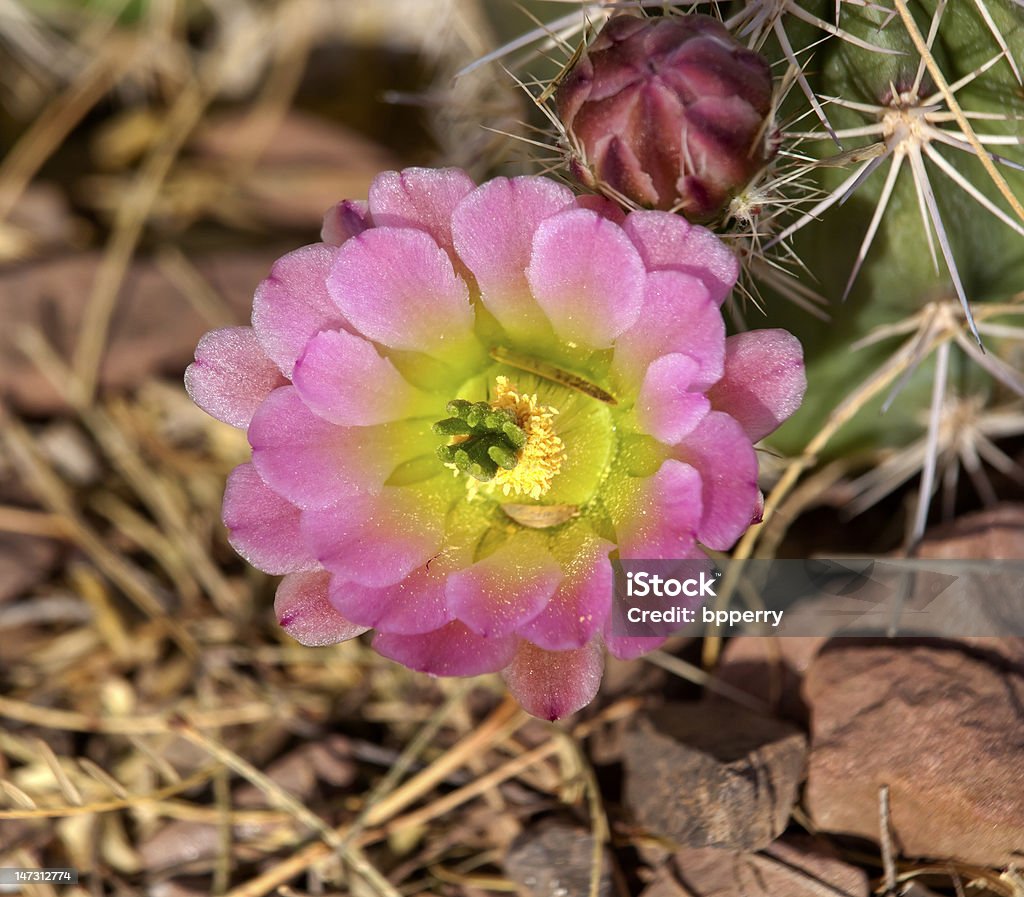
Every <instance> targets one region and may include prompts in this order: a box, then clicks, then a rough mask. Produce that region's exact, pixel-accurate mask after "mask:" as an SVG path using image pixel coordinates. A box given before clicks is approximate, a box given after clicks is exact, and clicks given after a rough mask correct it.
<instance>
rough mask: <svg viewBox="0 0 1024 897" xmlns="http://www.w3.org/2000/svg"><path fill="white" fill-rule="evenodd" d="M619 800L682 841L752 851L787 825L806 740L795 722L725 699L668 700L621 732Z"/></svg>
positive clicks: (644, 820)
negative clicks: (622, 798) (622, 773)
mask: <svg viewBox="0 0 1024 897" xmlns="http://www.w3.org/2000/svg"><path fill="white" fill-rule="evenodd" d="M624 748H625V751H624V764H625V774H626V778H625V800H626V803H627V805H628V806H629V808H630V809H631V810H632V811H633V813H634V815H635V816H636V819H637V820H638V822H639V823H640V824H641V825H643V826H645V827H646V828H648V829H650V830H651V831H652V832H654V833H656V834H658V835H661V836H663V837H667V838H669V839H671V840H673V841H675V842H676V843H677V844H679V845H681V846H685V847H710V846H724V847H735V848H739V849H744V850H759V849H760V848H762V847H765V846H767V845H768V844H769V843H771V842H772V841H773V840H774V839H775V838H777V837H778V836H779V835H780V834H781V833H782V831H783V830H784V829H785V827H786V821H787V820H788V819H789V814H790V811H791V809H792V807H793V804H794V802H795V801H796V795H797V788H798V787H799V785H800V782H801V781H802V780H803V774H804V766H805V762H806V754H807V743H806V739H805V738H804V735H803V733H802V732H800V731H799V730H798V729H797V728H796V727H794V726H791V725H789V724H788V723H784V722H780V721H779V720H774V719H769V718H767V717H763V716H758V715H756V714H753V713H751V712H749V711H746V710H743V709H741V708H738V707H735V706H733V705H726V704H724V703H713V702H702V703H699V704H668V705H665V706H664V707H663V708H661V709H659V710H658V711H656V712H655V713H653V714H650V715H647V716H645V717H641V718H640V719H639V720H638V722H637V726H636V728H635V729H634V730H633V731H632V732H630V733H629V734H627V735H626V736H625V738H624Z"/></svg>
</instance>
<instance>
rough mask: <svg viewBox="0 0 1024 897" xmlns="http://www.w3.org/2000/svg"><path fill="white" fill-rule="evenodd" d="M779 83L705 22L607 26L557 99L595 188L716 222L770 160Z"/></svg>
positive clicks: (758, 60)
mask: <svg viewBox="0 0 1024 897" xmlns="http://www.w3.org/2000/svg"><path fill="white" fill-rule="evenodd" d="M771 97H772V78H771V71H770V69H769V66H768V63H767V62H766V61H765V60H764V58H763V57H762V56H760V55H759V54H758V53H755V52H753V51H752V50H748V49H746V48H745V47H743V46H742V45H741V44H739V43H737V42H736V41H735V40H734V39H733V37H732V36H731V35H730V34H729V32H728V31H727V30H726V29H725V27H724V26H723V25H722V23H721V22H719V21H718V20H716V19H713V18H711V17H710V16H702V15H685V16H660V17H656V18H640V17H637V16H632V15H617V16H614V17H613V18H611V19H610V20H609V21H608V23H607V24H606V25H605V27H604V28H603V29H602V30H601V32H600V33H599V34H598V35H597V37H596V38H595V39H594V41H593V42H592V43H591V45H590V46H589V47H588V48H587V49H586V51H585V52H584V53H583V55H582V57H581V58H580V60H579V61H578V62H577V63H576V65H575V66H574V67H573V68H572V69H571V70H570V71H569V73H568V74H567V75H566V77H565V79H564V81H563V82H562V84H561V85H560V86H559V88H558V90H557V92H556V94H555V103H556V106H557V110H558V115H559V118H560V119H561V121H562V124H563V125H564V126H565V129H566V131H567V133H568V135H569V138H570V143H571V146H572V150H573V152H574V154H575V155H576V157H575V158H574V159H573V161H572V167H573V170H574V173H575V175H576V176H577V177H578V178H580V180H581V181H583V183H585V184H586V185H587V186H590V187H597V188H598V189H602V190H605V191H608V192H612V193H617V194H621V195H623V196H625V197H627V198H629V199H631V200H632V201H634V202H636V203H638V204H639V205H641V206H646V207H649V208H656V209H663V210H678V211H681V212H682V213H683V214H684V215H685V216H686V217H687V218H689V219H691V220H694V221H706V220H708V219H709V218H713V217H714V216H715V215H716V213H718V212H719V211H720V210H721V209H722V208H723V207H724V205H725V204H726V203H727V202H728V201H729V199H730V198H731V197H732V196H733V195H734V194H735V193H736V192H737V191H738V190H740V189H741V188H742V187H743V186H745V185H746V184H747V183H749V181H750V179H751V178H752V177H753V175H754V174H756V173H757V171H758V170H759V169H760V168H761V167H762V166H763V165H764V164H765V163H766V162H767V161H768V159H769V158H770V157H771V155H772V154H773V152H774V147H773V146H771V145H770V140H769V136H770V135H769V134H768V131H769V128H768V126H767V118H768V116H769V115H770V114H771V105H772V103H771Z"/></svg>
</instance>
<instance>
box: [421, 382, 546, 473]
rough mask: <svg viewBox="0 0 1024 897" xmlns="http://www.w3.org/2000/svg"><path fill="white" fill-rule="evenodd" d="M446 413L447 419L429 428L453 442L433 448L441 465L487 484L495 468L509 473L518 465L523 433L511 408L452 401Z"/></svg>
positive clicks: (496, 471)
mask: <svg viewBox="0 0 1024 897" xmlns="http://www.w3.org/2000/svg"><path fill="white" fill-rule="evenodd" d="M446 410H447V412H448V413H449V414H450V415H451V417H448V418H445V419H444V420H439V421H438V422H437V423H436V424H434V426H433V430H434V432H435V433H436V434H437V435H438V436H446V437H449V438H453V439H454V441H453V442H450V443H448V444H447V445H440V446H438V448H437V456H438V457H439V458H440V459H441V461H442V462H443V463H444V464H446V465H449V466H451V467H453V468H454V469H455V470H458V471H461V472H462V473H466V474H469V476H471V477H473V478H474V479H477V480H481V481H482V482H487V481H489V480H493V479H494V477H495V475H496V474H497V473H498V469H499V468H501V469H503V470H512V469H513V468H515V466H516V464H518V463H519V452H520V451H521V450H522V448H523V446H524V445H526V431H525V430H523V428H522V427H520V426H519V423H518V422H517V420H516V415H515V412H513V411H512V410H511V409H508V408H492V407H491V406H490V405H488V404H487V403H486V402H467V401H466V400H465V399H454V400H453V401H451V402H449V403H448V405H447V408H446Z"/></svg>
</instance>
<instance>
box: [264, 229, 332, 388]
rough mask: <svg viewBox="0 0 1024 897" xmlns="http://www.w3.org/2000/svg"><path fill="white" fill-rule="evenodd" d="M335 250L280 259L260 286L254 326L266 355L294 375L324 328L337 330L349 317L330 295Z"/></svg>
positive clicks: (317, 248)
mask: <svg viewBox="0 0 1024 897" xmlns="http://www.w3.org/2000/svg"><path fill="white" fill-rule="evenodd" d="M337 251H338V250H337V249H336V248H335V247H333V246H328V245H326V244H325V243H314V244H313V245H312V246H304V247H303V248H302V249H296V250H295V251H294V252H289V253H288V254H287V255H285V256H282V257H281V258H279V259H278V260H277V261H276V262H275V263H274V267H273V268H271V269H270V276H269V277H268V278H267V279H266V280H264V281H263V283H261V284H260V285H259V286H258V287H257V288H256V296H255V298H254V299H253V303H252V326H253V329H254V330H255V331H256V336H257V337H259V340H260V344H261V345H262V346H263V349H264V351H265V352H266V353H267V355H268V356H269V357H270V358H271V359H273V361H274V363H275V364H277V366H278V367H279V368H280V369H281V371H282V373H284V375H285V376H286V377H291V375H292V368H293V367H294V365H295V359H296V358H298V357H299V356H300V355H301V354H302V350H303V349H304V348H305V347H306V343H307V342H309V338H310V337H311V336H313V335H314V334H317V333H319V332H320V331H321V330H338V329H339V328H341V327H344V326H345V319H344V318H343V317H342V316H341V314H340V313H339V312H338V307H337V306H336V305H335V304H334V301H333V300H332V299H331V297H330V295H329V294H328V292H327V273H328V271H330V269H331V264H332V262H333V261H334V257H335V255H336V254H337Z"/></svg>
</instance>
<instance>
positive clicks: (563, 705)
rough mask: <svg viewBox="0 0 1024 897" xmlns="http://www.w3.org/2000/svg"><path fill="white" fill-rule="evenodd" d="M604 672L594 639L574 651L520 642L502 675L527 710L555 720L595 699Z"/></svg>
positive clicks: (602, 657)
mask: <svg viewBox="0 0 1024 897" xmlns="http://www.w3.org/2000/svg"><path fill="white" fill-rule="evenodd" d="M603 673H604V655H603V654H602V651H601V646H600V644H599V643H598V642H597V640H596V639H595V640H594V641H591V642H589V643H588V644H586V645H584V646H583V647H582V648H576V649H574V650H572V651H545V650H544V649H543V648H538V647H537V646H536V645H531V644H530V643H529V642H526V641H521V642H520V643H519V647H518V648H517V649H516V655H515V657H514V658H513V659H512V663H510V664H509V665H508V667H507V668H506V669H505V671H504V673H503V675H504V677H505V681H506V682H507V683H508V687H509V690H510V691H511V692H512V694H513V695H514V696H515V698H516V700H517V701H519V703H520V704H522V705H523V709H524V710H525V711H526V712H527V713H531V714H533V715H534V716H537V717H540V718H541V719H546V720H556V719H561V717H563V716H568V715H569V714H570V713H575V712H576V711H577V710H580V709H581V708H583V707H586V706H587V704H589V703H590V702H591V701H592V700H594V695H596V694H597V689H598V688H599V687H600V685H601V676H602V675H603Z"/></svg>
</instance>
